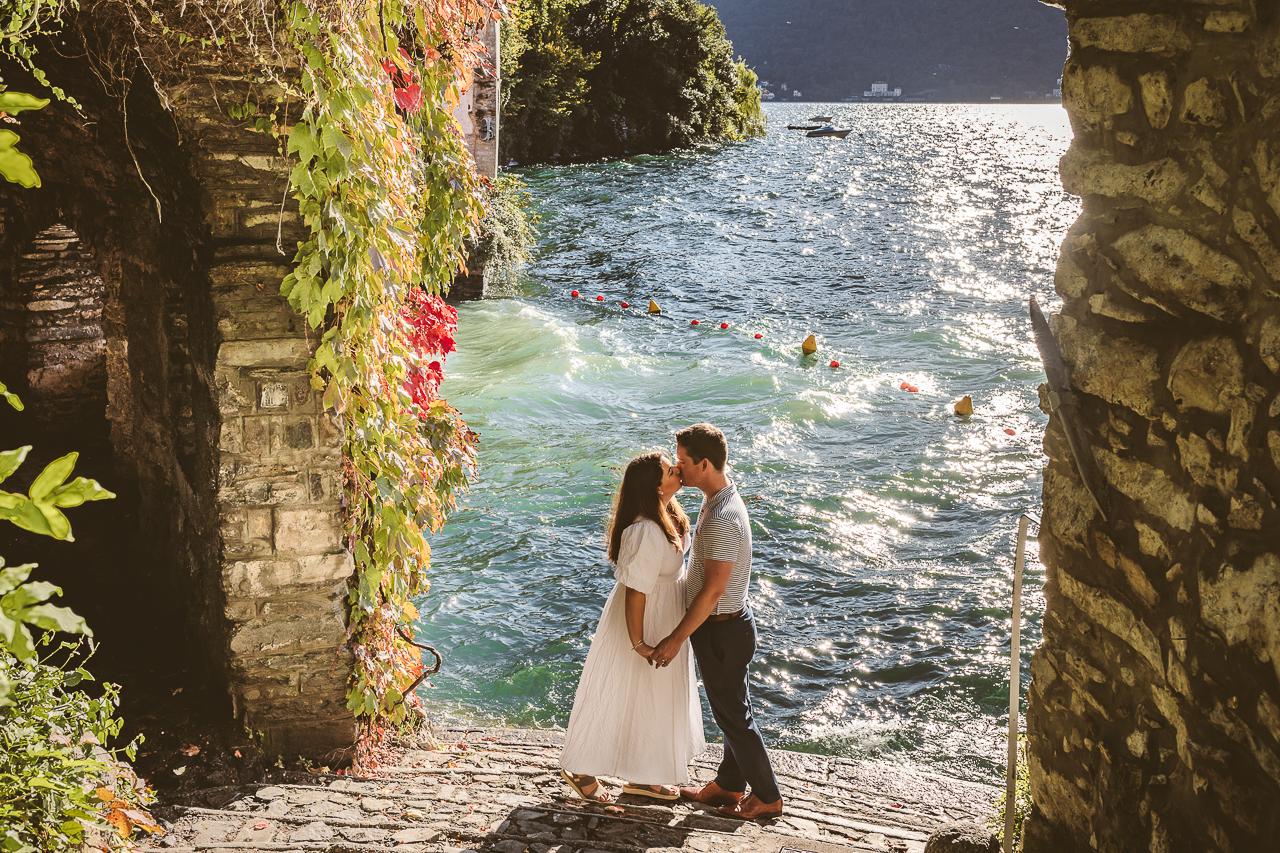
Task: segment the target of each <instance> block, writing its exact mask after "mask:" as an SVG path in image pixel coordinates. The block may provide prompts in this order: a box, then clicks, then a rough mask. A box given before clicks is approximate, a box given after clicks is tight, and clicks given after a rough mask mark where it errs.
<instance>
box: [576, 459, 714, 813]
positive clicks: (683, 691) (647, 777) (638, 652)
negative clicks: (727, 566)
mask: <svg viewBox="0 0 1280 853" xmlns="http://www.w3.org/2000/svg"><path fill="white" fill-rule="evenodd" d="M679 490H680V475H679V474H678V473H677V470H676V467H675V466H674V465H672V464H671V460H670V459H668V458H667V457H666V456H664V455H663V454H661V453H656V452H655V453H646V454H644V455H642V456H637V457H636V458H635V459H632V460H631V462H630V463H628V464H627V470H626V473H624V474H623V475H622V486H621V487H620V488H619V490H618V501H617V506H616V508H615V510H614V514H613V526H612V528H611V530H610V532H609V561H610V562H611V563H613V564H614V565H616V566H617V570H616V571H615V572H614V577H615V578H617V580H618V583H617V585H616V586H614V588H613V592H612V593H610V595H609V600H608V601H606V602H605V605H604V611H603V612H602V613H601V614H600V625H599V627H598V628H596V634H595V637H594V638H593V639H592V641H591V650H590V651H589V652H588V653H587V663H586V665H585V666H584V667H583V669H582V680H581V681H580V682H579V683H578V695H577V696H576V697H575V698H574V700H573V713H572V714H571V715H570V716H569V730H568V732H567V733H566V734H565V740H564V751H563V752H561V754H560V767H561V768H563V769H562V770H561V771H560V773H561V775H562V776H564V778H565V781H566V782H568V783H569V786H570V787H571V788H573V790H574V791H575V792H576V793H577V794H578V796H580V797H582V798H583V799H586V800H592V801H594V802H598V803H607V802H609V800H610V796H609V792H608V791H606V790H605V789H604V786H603V785H601V784H600V783H599V781H598V780H597V779H596V777H597V776H617V777H621V778H623V779H629V780H631V781H630V782H628V783H627V784H625V785H623V788H622V792H623V793H624V794H635V795H638V796H642V797H651V798H653V799H657V800H675V799H677V798H678V797H679V796H680V794H679V790H678V789H676V788H674V787H673V786H672V785H670V784H668V783H671V782H674V783H676V784H677V785H679V784H684V783H687V782H688V781H689V762H690V761H691V760H692V759H693V757H694V756H695V755H697V754H699V753H700V752H702V751H703V750H705V749H706V746H707V745H706V742H705V741H704V740H703V737H702V706H701V704H700V703H699V701H698V688H697V684H696V683H695V682H694V678H693V656H692V655H691V654H690V652H689V645H688V644H687V643H686V644H685V645H684V646H683V647H682V648H681V649H680V653H679V654H678V655H676V657H675V659H674V660H672V661H671V664H670V665H669V666H667V667H666V668H660V667H651V666H650V664H649V655H650V654H652V653H653V646H651V645H650V644H649V642H648V641H650V640H652V641H660V640H661V639H662V638H663V637H665V636H667V635H668V634H670V633H671V631H672V630H673V629H674V628H675V627H676V626H677V625H678V624H680V620H681V619H683V618H684V610H685V608H684V576H685V565H684V553H685V552H686V551H687V550H688V549H689V518H688V516H686V515H685V514H684V510H682V509H681V508H680V504H678V503H676V502H675V500H674V499H673V498H674V496H675V493H676V492H678V491H679Z"/></svg>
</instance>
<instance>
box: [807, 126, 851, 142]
mask: <svg viewBox="0 0 1280 853" xmlns="http://www.w3.org/2000/svg"><path fill="white" fill-rule="evenodd" d="M851 133H853V130H852V129H849V130H836V129H835V128H834V127H831V126H830V125H828V126H827V127H820V128H818V129H817V130H811V131H809V132H808V133H806V134H805V136H822V137H825V136H834V137H835V138H836V139H844V138H845V137H846V136H848V135H849V134H851Z"/></svg>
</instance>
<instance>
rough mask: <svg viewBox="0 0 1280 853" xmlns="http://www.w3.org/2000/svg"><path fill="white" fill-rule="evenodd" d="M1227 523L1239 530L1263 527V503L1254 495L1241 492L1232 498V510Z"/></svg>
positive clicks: (1228, 514)
mask: <svg viewBox="0 0 1280 853" xmlns="http://www.w3.org/2000/svg"><path fill="white" fill-rule="evenodd" d="M1227 524H1229V525H1231V526H1232V527H1234V528H1236V529H1238V530H1261V529H1262V504H1260V503H1258V501H1257V499H1256V498H1254V497H1253V495H1249V494H1240V495H1234V496H1233V497H1232V498H1231V510H1230V512H1228V513H1227Z"/></svg>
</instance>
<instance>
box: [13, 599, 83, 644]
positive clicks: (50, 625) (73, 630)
mask: <svg viewBox="0 0 1280 853" xmlns="http://www.w3.org/2000/svg"><path fill="white" fill-rule="evenodd" d="M23 619H24V620H25V621H26V622H27V623H29V624H31V625H35V626H36V627H37V628H44V629H45V630H46V631H66V632H67V633H68V634H87V635H88V636H93V632H92V631H91V630H89V626H88V625H87V624H86V623H85V621H84V619H82V618H81V617H79V616H77V615H76V614H75V613H74V612H72V610H71V608H69V607H58V606H57V605H56V604H39V605H36V606H35V607H31V608H28V609H27V610H26V612H25V613H23Z"/></svg>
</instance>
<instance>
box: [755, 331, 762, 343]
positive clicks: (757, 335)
mask: <svg viewBox="0 0 1280 853" xmlns="http://www.w3.org/2000/svg"><path fill="white" fill-rule="evenodd" d="M763 337H764V335H762V334H760V333H759V332H756V340H757V341H758V340H760V339H761V338H763Z"/></svg>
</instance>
